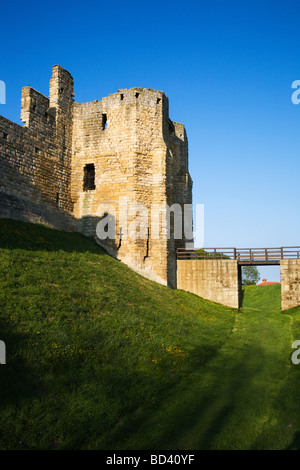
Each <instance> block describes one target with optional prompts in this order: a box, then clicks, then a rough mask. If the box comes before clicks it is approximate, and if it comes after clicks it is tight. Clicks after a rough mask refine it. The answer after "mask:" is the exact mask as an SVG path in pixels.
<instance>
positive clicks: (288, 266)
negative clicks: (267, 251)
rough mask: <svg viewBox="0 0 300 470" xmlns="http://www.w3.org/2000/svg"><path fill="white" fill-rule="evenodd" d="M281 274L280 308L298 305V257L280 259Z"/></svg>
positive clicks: (299, 280)
mask: <svg viewBox="0 0 300 470" xmlns="http://www.w3.org/2000/svg"><path fill="white" fill-rule="evenodd" d="M280 274H281V309H282V310H287V309H288V308H293V307H297V306H298V305H300V259H282V260H281V261H280Z"/></svg>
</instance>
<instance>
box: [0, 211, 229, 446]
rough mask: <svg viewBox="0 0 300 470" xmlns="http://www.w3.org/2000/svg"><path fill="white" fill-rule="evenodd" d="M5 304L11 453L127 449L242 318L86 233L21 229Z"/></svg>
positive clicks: (13, 242) (2, 320) (12, 241)
mask: <svg viewBox="0 0 300 470" xmlns="http://www.w3.org/2000/svg"><path fill="white" fill-rule="evenodd" d="M0 307H1V310H0V311H1V315H0V339H1V340H3V341H5V343H6V348H7V364H6V365H2V366H0V380H1V387H0V429H1V432H0V448H2V449H15V448H21V449H23V448H26V449H27V448H30V449H48V448H53V449H54V448H55V449H56V448H58V449H64V448H88V447H90V448H105V447H106V446H116V447H117V448H118V446H120V445H121V440H122V439H123V437H124V436H123V435H122V438H120V437H115V436H114V434H115V432H116V430H119V428H122V424H123V423H125V422H126V420H127V419H129V418H130V419H132V416H136V417H138V416H140V415H143V416H144V414H145V415H147V416H148V415H151V413H153V410H157V409H158V408H159V407H160V405H161V404H162V403H164V401H165V400H167V399H169V397H170V396H171V395H172V394H173V393H174V390H176V387H178V385H179V384H181V383H182V382H183V381H185V380H186V379H188V378H189V376H190V374H192V373H193V372H195V371H198V370H201V369H202V368H203V367H205V364H206V363H207V362H208V361H209V360H211V359H212V358H213V357H215V355H216V354H217V353H218V349H219V347H220V346H221V345H222V344H223V343H224V342H225V341H226V339H227V338H228V336H229V335H230V332H231V330H232V327H233V323H234V317H235V313H236V311H234V310H232V309H230V308H226V307H222V306H220V305H217V304H212V303H210V302H207V301H204V300H202V299H200V298H198V297H196V296H194V295H191V294H188V293H185V292H181V291H174V290H171V289H168V288H167V287H163V286H161V285H159V284H157V283H154V282H151V281H148V280H146V279H144V278H143V277H142V276H139V275H138V274H136V273H134V272H133V271H132V270H130V269H129V268H128V267H126V266H125V265H124V264H122V263H120V262H119V261H117V260H114V259H112V258H111V257H109V256H108V255H107V254H106V253H105V252H104V251H103V250H101V248H99V247H98V246H97V245H96V243H95V242H94V241H93V240H91V239H88V238H86V237H84V236H82V235H80V234H76V233H65V232H61V231H57V230H52V229H49V228H46V227H44V226H41V225H32V224H26V223H22V222H18V221H12V220H0ZM135 426H136V425H135ZM134 429H135V430H136V428H134ZM158 429H159V427H157V426H155V428H154V429H153V433H154V437H155V432H156V430H158ZM128 432H129V433H130V429H129V431H128Z"/></svg>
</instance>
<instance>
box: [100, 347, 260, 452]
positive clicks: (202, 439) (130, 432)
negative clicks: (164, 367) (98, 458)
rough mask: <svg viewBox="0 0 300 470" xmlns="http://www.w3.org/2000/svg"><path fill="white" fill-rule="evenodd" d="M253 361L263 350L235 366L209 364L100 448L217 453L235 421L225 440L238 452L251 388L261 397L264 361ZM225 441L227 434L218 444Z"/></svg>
mask: <svg viewBox="0 0 300 470" xmlns="http://www.w3.org/2000/svg"><path fill="white" fill-rule="evenodd" d="M204 349H205V348H204ZM215 353H216V355H217V353H218V351H217V350H216V351H215ZM199 354H201V351H200V350H199ZM253 357H255V358H259V357H261V350H260V349H259V348H255V347H253V348H250V350H249V349H248V351H247V352H245V354H244V355H243V357H242V358H241V357H240V358H239V360H238V361H233V363H232V366H231V367H228V366H226V365H225V364H224V363H223V362H222V361H219V360H218V358H217V359H216V361H212V362H209V363H208V364H207V366H208V367H207V368H205V369H204V368H203V371H201V369H200V368H199V370H198V371H195V372H194V373H193V374H191V375H190V377H189V378H187V379H186V380H185V381H183V382H182V383H180V384H179V385H178V386H176V387H175V388H174V389H173V390H170V392H169V393H168V394H167V399H166V400H164V401H162V402H159V401H155V402H154V403H153V404H151V407H145V408H144V409H142V410H138V411H137V412H136V413H134V414H133V416H131V417H130V418H128V420H127V421H126V422H125V423H124V424H123V425H121V426H118V429H115V430H114V431H113V432H112V433H111V434H110V438H109V439H108V440H106V441H105V442H104V444H102V446H101V448H103V449H111V450H112V449H118V448H119V449H151V450H159V449H166V450H174V449H190V450H192V449H199V450H208V449H213V448H214V444H216V440H217V439H218V436H219V435H221V434H222V433H223V434H224V430H225V428H226V427H228V425H229V423H230V422H231V421H233V422H234V421H236V420H237V426H236V428H235V426H234V425H233V424H232V423H231V424H230V425H229V428H230V431H229V432H232V436H229V437H228V439H227V442H228V443H231V444H230V446H231V447H230V448H232V449H234V448H235V444H236V442H237V441H238V435H239V426H238V424H239V422H238V419H239V418H238V415H239V413H238V409H243V407H244V404H245V403H244V399H245V395H249V388H250V389H251V387H252V390H253V393H254V395H255V392H257V399H258V400H259V398H260V397H259V388H258V387H257V386H256V384H255V377H256V375H257V372H258V371H259V370H260V363H259V361H257V360H256V361H253V360H252V358H253ZM246 400H247V398H246ZM250 406H251V405H250ZM242 419H243V417H242V416H241V420H242ZM241 427H242V426H241ZM223 440H224V435H223V436H222V438H221V441H220V442H221V443H222V442H223ZM217 445H219V444H217ZM221 448H222V444H221ZM225 448H226V447H225ZM223 449H224V447H223Z"/></svg>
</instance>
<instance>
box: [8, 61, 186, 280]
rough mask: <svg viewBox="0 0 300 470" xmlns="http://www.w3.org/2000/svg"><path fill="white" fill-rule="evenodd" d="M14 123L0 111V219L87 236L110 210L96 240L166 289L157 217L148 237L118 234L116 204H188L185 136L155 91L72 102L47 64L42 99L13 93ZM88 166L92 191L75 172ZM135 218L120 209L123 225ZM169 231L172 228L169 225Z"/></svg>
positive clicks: (169, 266)
mask: <svg viewBox="0 0 300 470" xmlns="http://www.w3.org/2000/svg"><path fill="white" fill-rule="evenodd" d="M21 120H22V121H23V123H24V126H23V127H21V126H18V125H17V124H15V123H12V122H11V121H9V120H7V119H5V118H3V117H1V116H0V172H1V181H0V192H1V194H2V197H1V199H0V216H2V217H14V218H21V219H25V220H29V221H33V222H36V221H40V222H42V223H47V224H49V225H51V226H54V227H58V228H63V229H65V230H78V231H81V232H82V233H84V234H86V235H92V236H94V235H95V228H96V224H97V222H98V221H99V220H100V219H99V216H100V215H99V212H101V210H100V209H101V207H103V205H107V204H109V205H110V206H112V207H113V208H114V209H115V211H114V214H112V216H116V238H115V239H114V240H109V239H106V240H98V242H99V243H100V244H101V245H102V246H103V247H104V248H105V249H107V251H108V252H109V253H110V254H112V255H113V256H115V257H117V258H118V259H121V260H123V261H124V262H125V263H127V264H128V265H129V266H131V267H132V268H133V269H135V270H136V271H137V272H139V273H141V274H143V275H144V276H146V277H148V278H150V279H153V280H156V281H158V282H161V283H163V284H167V285H169V286H171V287H176V256H175V250H176V248H177V247H184V246H185V239H184V238H181V239H179V240H174V238H172V237H171V238H168V236H167V213H166V211H164V212H163V213H162V216H161V219H162V222H161V229H160V234H159V238H158V239H153V238H151V226H150V221H149V220H148V224H149V227H148V229H149V239H148V240H147V239H142V238H140V239H136V240H133V239H131V238H130V237H127V239H126V238H124V237H123V238H122V240H121V239H120V235H119V234H120V229H122V230H123V232H124V226H123V225H122V223H120V221H119V213H118V210H119V201H120V198H123V199H124V198H126V199H127V201H128V205H132V204H141V203H142V204H143V205H144V206H146V207H147V209H148V211H149V215H150V213H151V205H155V204H157V205H163V204H168V205H169V206H171V205H172V204H174V203H176V204H180V205H181V206H183V205H184V204H191V203H192V181H191V178H190V176H189V173H188V142H187V136H186V132H185V129H184V126H183V125H182V124H179V123H176V122H172V121H170V119H169V105H168V98H167V97H166V96H165V94H164V92H162V91H156V90H152V89H145V88H132V89H129V90H125V89H124V90H118V92H117V93H114V94H112V95H109V96H108V97H105V98H103V99H102V100H101V101H97V100H95V101H93V102H90V103H76V102H74V92H73V78H72V76H71V75H70V73H69V72H68V71H67V70H65V69H63V68H62V67H60V66H58V65H55V66H54V67H53V71H52V77H51V80H50V94H49V98H47V97H46V96H44V95H42V94H41V93H39V92H37V91H36V90H34V89H33V88H31V87H29V86H27V87H24V88H23V90H22V102H21ZM86 165H94V167H93V168H94V172H95V187H94V188H93V189H90V190H84V187H83V183H84V171H85V170H84V169H85V167H86ZM135 216H136V214H134V213H131V214H130V213H129V217H128V224H130V222H131V221H132V220H133V219H134V218H135ZM171 232H172V229H171Z"/></svg>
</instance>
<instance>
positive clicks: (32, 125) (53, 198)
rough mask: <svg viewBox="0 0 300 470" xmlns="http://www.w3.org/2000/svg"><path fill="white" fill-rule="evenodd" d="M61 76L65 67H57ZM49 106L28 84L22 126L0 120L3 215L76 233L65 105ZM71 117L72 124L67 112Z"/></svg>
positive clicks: (1, 118) (24, 91)
mask: <svg viewBox="0 0 300 470" xmlns="http://www.w3.org/2000/svg"><path fill="white" fill-rule="evenodd" d="M58 73H61V68H60V67H58V66H54V67H53V75H54V76H55V74H58ZM60 85H61V84H57V87H58V86H59V87H60V89H61V88H62V86H60ZM67 93H68V95H70V94H71V93H72V92H70V90H67ZM64 99H66V100H68V99H69V96H66V97H65V98H62V102H63V101H64ZM51 105H52V103H51V101H50V100H49V98H47V97H45V96H44V95H42V94H41V93H39V92H38V91H36V90H34V89H33V88H31V87H29V86H27V87H24V88H23V89H22V98H21V120H22V121H23V123H24V126H23V127H22V126H20V125H18V124H15V123H13V122H11V121H9V120H8V119H5V118H4V117H2V116H0V174H1V179H0V215H1V217H11V218H19V219H22V220H27V221H31V222H41V223H45V224H47V225H50V226H53V227H57V228H60V229H65V230H73V229H75V228H76V221H75V220H74V218H73V217H72V216H71V212H72V208H73V206H72V201H71V198H70V176H71V170H70V155H71V129H70V127H69V129H67V131H65V127H66V126H64V125H63V124H61V122H60V121H59V117H60V116H61V114H62V113H63V111H62V110H61V109H60V106H61V104H57V103H55V106H56V107H54V106H53V107H51ZM67 119H68V121H69V122H71V121H72V120H71V116H70V114H69V111H68V117H67ZM68 130H69V142H68V137H67V133H68ZM63 134H64V137H63ZM62 151H63V152H64V155H66V156H67V155H68V154H69V159H68V158H67V157H66V158H63V155H62Z"/></svg>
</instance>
